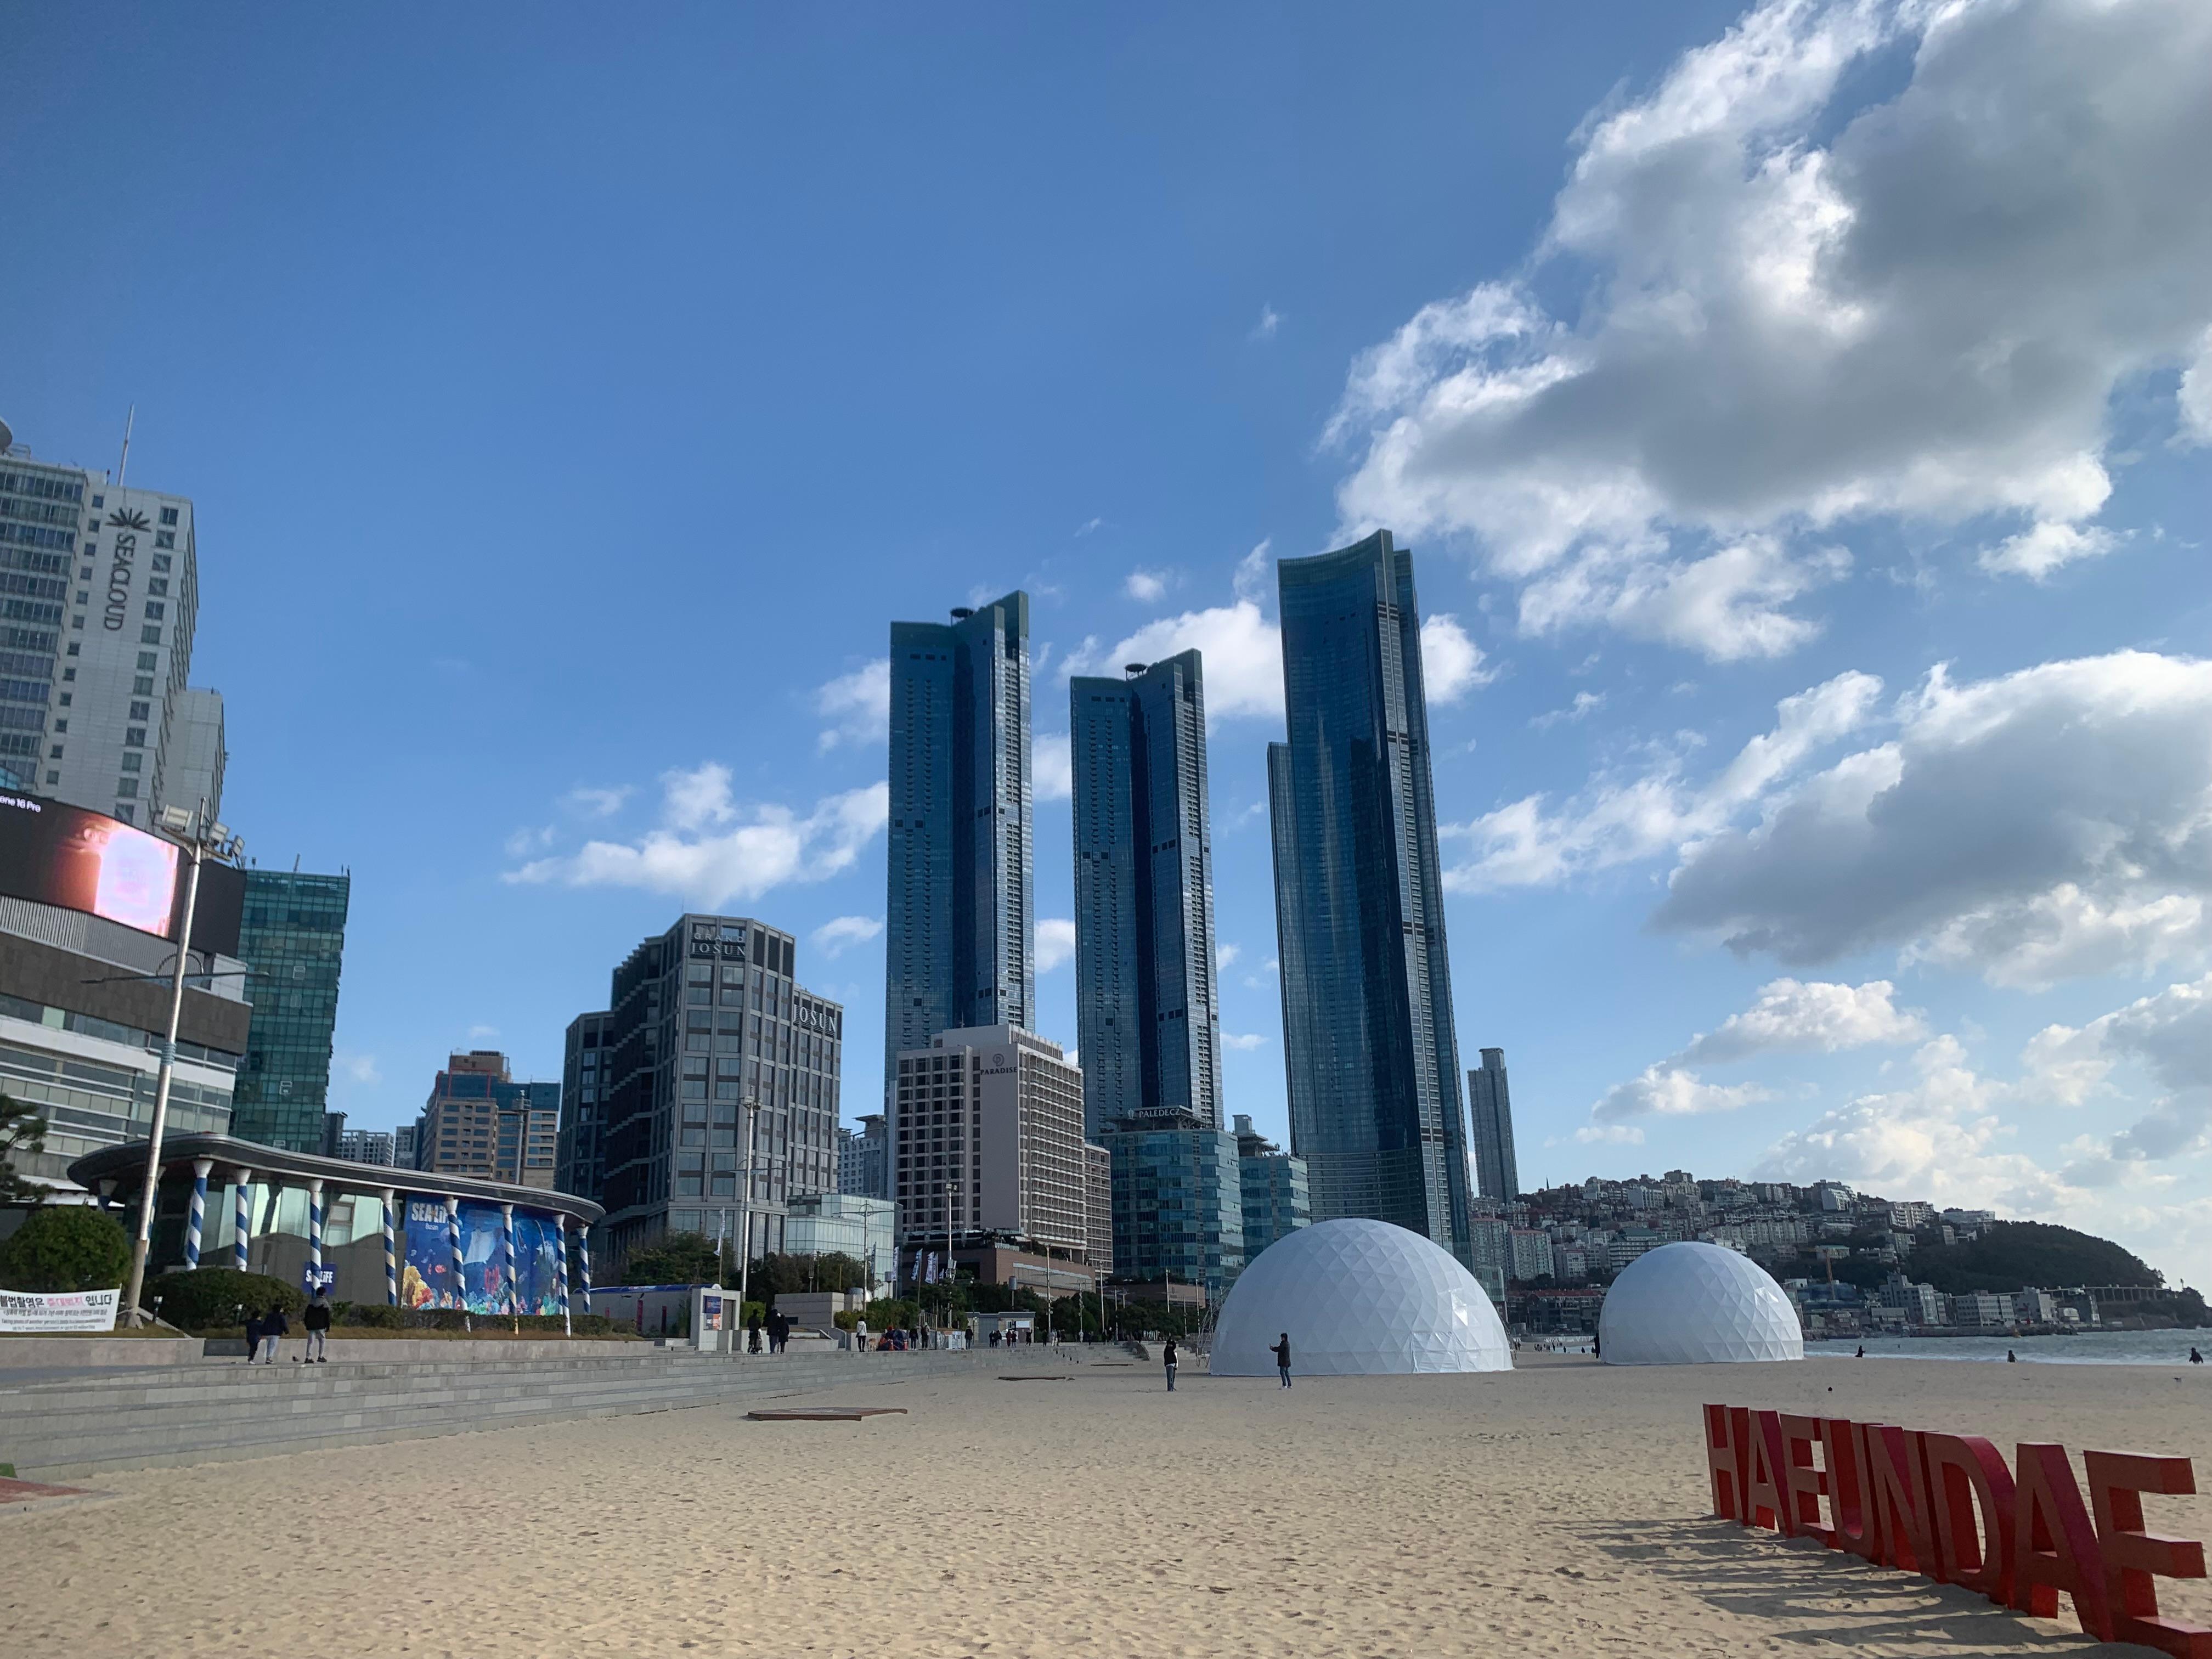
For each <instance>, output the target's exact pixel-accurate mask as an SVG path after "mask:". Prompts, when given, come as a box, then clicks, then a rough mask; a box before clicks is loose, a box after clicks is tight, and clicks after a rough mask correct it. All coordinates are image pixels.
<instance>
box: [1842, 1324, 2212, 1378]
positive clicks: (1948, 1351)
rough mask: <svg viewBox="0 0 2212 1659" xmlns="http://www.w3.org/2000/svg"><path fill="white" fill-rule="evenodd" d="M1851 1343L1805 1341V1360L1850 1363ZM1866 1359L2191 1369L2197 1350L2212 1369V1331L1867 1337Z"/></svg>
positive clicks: (1853, 1343) (2206, 1364)
mask: <svg viewBox="0 0 2212 1659" xmlns="http://www.w3.org/2000/svg"><path fill="white" fill-rule="evenodd" d="M1859 1346H1861V1344H1860V1342H1858V1341H1857V1340H1851V1341H1843V1342H1808V1343H1807V1344H1806V1345H1805V1358H1808V1359H1849V1358H1851V1357H1852V1354H1853V1352H1854V1350H1856V1349H1857V1348H1858V1347H1859ZM1863 1346H1865V1348H1866V1352H1867V1358H1869V1359H1969V1360H1979V1361H1982V1362H1984V1363H1985V1364H1986V1363H1990V1362H1992V1361H1993V1362H1995V1363H1996V1364H2000V1365H2002V1364H2004V1363H2005V1352H2006V1350H2008V1349H2009V1350H2011V1351H2012V1352H2014V1353H2016V1354H2018V1355H2019V1356H2020V1363H2021V1364H2023V1365H2179V1366H2180V1367H2181V1368H2182V1369H2183V1370H2189V1369H2191V1367H2190V1364H2189V1351H2190V1349H2191V1348H2192V1347H2194V1348H2196V1349H2197V1351H2198V1352H2201V1353H2202V1354H2203V1356H2204V1359H2205V1367H2206V1369H2208V1370H2212V1331H2083V1332H2082V1333H2081V1334H2079V1335H2078V1336H1869V1337H1868V1338H1866V1339H1865V1340H1864V1345H1863Z"/></svg>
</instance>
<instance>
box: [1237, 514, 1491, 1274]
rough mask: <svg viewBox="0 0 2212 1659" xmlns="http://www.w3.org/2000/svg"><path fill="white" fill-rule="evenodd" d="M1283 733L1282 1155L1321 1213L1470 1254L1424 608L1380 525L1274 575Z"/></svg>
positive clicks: (1277, 765) (1279, 925) (1279, 848)
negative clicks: (1295, 1166) (1304, 1178)
mask: <svg viewBox="0 0 2212 1659" xmlns="http://www.w3.org/2000/svg"><path fill="white" fill-rule="evenodd" d="M1277 574H1278V578H1279V593H1280V600H1281V617H1282V636H1283V691H1284V702H1285V712H1286V714H1287V717H1288V725H1289V741H1288V742H1286V743H1278V744H1270V745H1269V746H1268V749H1267V794H1268V805H1269V809H1270V814H1271V817H1272V819H1273V831H1274V851H1275V921H1276V933H1277V942H1278V952H1277V954H1278V957H1279V962H1280V964H1281V974H1282V994H1283V1052H1284V1062H1285V1073H1286V1076H1287V1079H1288V1084H1289V1091H1290V1109H1291V1151H1292V1152H1296V1153H1297V1155H1298V1156H1299V1157H1301V1158H1304V1159H1305V1161H1306V1168H1307V1173H1308V1176H1309V1179H1310V1182H1311V1183H1312V1191H1313V1210H1314V1218H1315V1219H1316V1220H1317V1221H1318V1220H1323V1219H1327V1218H1334V1217H1338V1216H1366V1217H1371V1218H1375V1219H1376V1220H1381V1221H1390V1222H1395V1223H1396V1224H1398V1225H1401V1226H1403V1227H1407V1228H1410V1229H1412V1230H1413V1231H1415V1232H1418V1233H1422V1234H1425V1235H1426V1236H1427V1237H1430V1238H1431V1239H1432V1240H1434V1241H1435V1242H1436V1243H1437V1244H1439V1245H1441V1246H1443V1248H1444V1249H1448V1250H1449V1251H1450V1252H1451V1253H1452V1254H1453V1255H1455V1256H1457V1257H1458V1258H1459V1259H1460V1260H1461V1261H1463V1262H1465V1261H1470V1259H1471V1258H1470V1255H1469V1243H1468V1180H1467V1127H1466V1120H1465V1115H1464V1113H1463V1111H1462V1106H1461V1102H1460V1093H1459V1042H1458V1038H1457V1036H1456V1035H1455V1030H1454V1028H1453V1024H1452V1006H1451V972H1450V964H1449V960H1448V957H1447V953H1446V951H1445V945H1444V912H1443V876H1442V870H1441V867H1440V866H1439V862H1438V860H1437V832H1436V803H1435V799H1434V798H1433V795H1432V794H1431V779H1430V769H1429V727H1428V708H1427V702H1426V697H1425V692H1424V690H1423V689H1422V688H1423V682H1422V677H1421V617H1420V607H1419V602H1418V600H1417V599H1416V596H1415V593H1414V590H1413V556H1412V555H1410V554H1408V553H1404V552H1401V551H1399V550H1397V549H1396V548H1395V547H1394V546H1393V545H1392V543H1391V540H1390V535H1389V532H1388V531H1377V532H1376V533H1375V534H1374V535H1372V536H1370V537H1369V538H1367V539H1366V540H1364V541H1363V542H1359V543H1358V544H1355V545H1353V546H1351V547H1347V548H1343V549H1341V550H1338V551H1336V552H1334V553H1324V554H1320V555H1317V556H1315V557H1312V558H1307V559H1285V560H1284V561H1282V562H1281V563H1280V564H1279V566H1278V567H1277Z"/></svg>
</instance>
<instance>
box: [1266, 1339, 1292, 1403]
mask: <svg viewBox="0 0 2212 1659" xmlns="http://www.w3.org/2000/svg"><path fill="white" fill-rule="evenodd" d="M1269 1352H1272V1353H1273V1355H1274V1356H1275V1375H1276V1376H1279V1377H1281V1378H1282V1379H1283V1386H1284V1387H1285V1388H1286V1389H1287V1388H1289V1387H1290V1386H1291V1334H1290V1333H1289V1332H1288V1331H1285V1332H1284V1333H1283V1340H1281V1341H1279V1342H1278V1343H1276V1344H1275V1346H1274V1347H1273V1348H1272V1349H1271V1350H1269Z"/></svg>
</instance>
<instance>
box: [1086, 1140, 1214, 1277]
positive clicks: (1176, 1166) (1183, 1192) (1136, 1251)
mask: <svg viewBox="0 0 2212 1659" xmlns="http://www.w3.org/2000/svg"><path fill="white" fill-rule="evenodd" d="M1102 1144H1103V1146H1105V1148H1106V1150H1107V1152H1108V1153H1109V1154H1110V1156H1111V1158H1112V1160H1113V1192H1114V1276H1115V1278H1116V1279H1127V1280H1131V1281H1138V1282H1141V1281H1143V1280H1146V1279H1158V1280H1160V1281H1162V1283H1163V1284H1165V1283H1167V1282H1168V1281H1170V1280H1181V1281H1182V1283H1184V1284H1187V1285H1203V1286H1204V1287H1205V1289H1206V1300H1207V1301H1208V1302H1209V1303H1216V1302H1218V1301H1219V1300H1220V1299H1221V1298H1222V1297H1224V1296H1225V1295H1227V1294H1228V1292H1229V1287H1230V1286H1231V1285H1233V1284H1235V1283H1236V1282H1237V1275H1238V1274H1239V1273H1243V1271H1244V1261H1245V1248H1244V1188H1243V1172H1242V1170H1241V1169H1240V1167H1239V1164H1238V1159H1237V1137H1236V1136H1235V1135H1233V1134H1231V1133H1227V1132H1226V1131H1225V1130H1222V1129H1218V1128H1216V1127H1213V1125H1212V1124H1210V1123H1208V1122H1207V1121H1206V1120H1205V1119H1203V1118H1201V1117H1200V1116H1199V1115H1198V1114H1197V1113H1195V1112H1194V1111H1191V1110H1189V1109H1187V1108H1184V1107H1172V1106H1171V1107H1168V1108H1165V1109H1159V1110H1155V1111H1146V1112H1135V1113H1132V1114H1131V1115H1128V1116H1127V1117H1125V1118H1123V1119H1122V1120H1121V1121H1120V1122H1119V1123H1117V1124H1115V1126H1114V1127H1112V1128H1110V1129H1109V1130H1107V1131H1106V1133H1105V1135H1104V1138H1103V1143H1102Z"/></svg>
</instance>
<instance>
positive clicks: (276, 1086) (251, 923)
mask: <svg viewBox="0 0 2212 1659" xmlns="http://www.w3.org/2000/svg"><path fill="white" fill-rule="evenodd" d="M352 894H353V878H352V877H351V876H349V875H336V876H319V875H308V874H305V873H303V872H300V871H297V870H248V871H247V872H246V910H245V920H244V921H243V923H242V924H241V926H240V928H239V934H238V953H239V955H240V956H241V957H245V958H246V962H247V963H249V964H251V966H252V970H253V971H252V978H251V979H250V980H249V981H246V983H247V986H248V987H249V988H248V990H247V992H246V995H247V997H248V998H249V1000H251V1001H252V1004H253V1024H252V1028H251V1029H250V1030H248V1031H247V1033H246V1064H245V1065H244V1066H242V1067H241V1068H240V1071H239V1074H238V1093H237V1096H236V1097H235V1098H234V1101H233V1103H232V1115H231V1133H233V1134H234V1135H236V1136H237V1137H238V1138H239V1139H241V1140H252V1141H258V1142H259V1143H260V1144H261V1145H262V1146H281V1147H283V1149H284V1150H285V1151H287V1152H322V1151H323V1150H324V1129H323V1114H324V1112H325V1110H326V1109H328V1108H329V1105H330V1094H331V1051H332V1045H333V1041H334V1038H335V1035H336V1033H337V1019H338V975H339V972H340V970H341V969H342V968H343V966H344V961H345V928H346V912H347V909H348V907H349V905H350V903H351V902H352Z"/></svg>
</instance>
